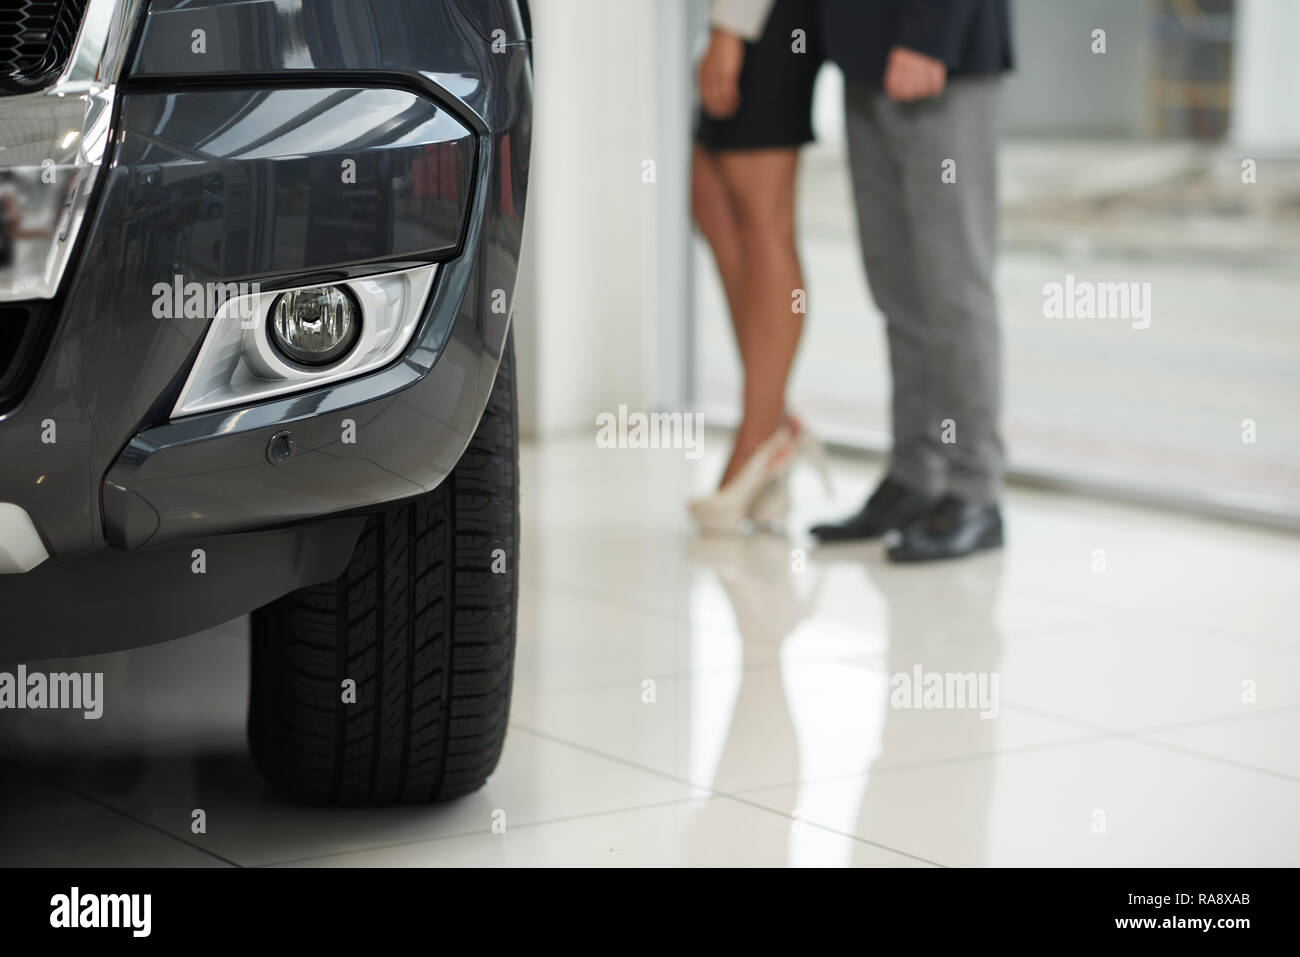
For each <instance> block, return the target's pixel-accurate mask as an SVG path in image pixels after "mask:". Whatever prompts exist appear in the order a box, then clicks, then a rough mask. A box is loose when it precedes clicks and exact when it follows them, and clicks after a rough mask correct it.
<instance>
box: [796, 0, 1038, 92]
mask: <svg viewBox="0 0 1300 957" xmlns="http://www.w3.org/2000/svg"><path fill="white" fill-rule="evenodd" d="M820 3H821V16H822V24H821V28H822V37H823V45H824V47H825V50H826V54H827V56H829V57H830V58H831V59H833V60H834V61H835V62H836V63H838V64H839V65H840V69H842V70H843V71H844V75H845V77H846V78H847V79H848V80H850V81H852V82H858V83H879V82H880V81H881V80H882V79H883V78H884V75H885V60H886V58H887V57H888V55H889V51H890V49H891V48H893V47H896V46H904V47H908V48H909V49H912V50H915V51H916V52H918V53H924V54H926V55H927V56H932V57H934V58H935V59H937V60H942V61H943V62H944V63H946V64H947V65H948V73H949V75H950V76H961V75H963V74H971V73H996V72H999V71H1002V70H1009V69H1011V67H1012V65H1013V60H1012V53H1011V10H1010V6H1009V0H820Z"/></svg>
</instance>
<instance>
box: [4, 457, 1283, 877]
mask: <svg viewBox="0 0 1300 957" xmlns="http://www.w3.org/2000/svg"><path fill="white" fill-rule="evenodd" d="M724 445H725V439H723V438H721V437H715V436H712V435H710V436H709V439H708V450H709V454H708V455H706V456H705V458H704V459H703V460H702V461H699V462H687V461H686V460H685V459H684V457H683V455H682V454H681V453H680V452H677V453H674V452H667V451H655V452H649V451H617V450H598V449H596V448H595V446H594V443H592V442H591V441H590V439H587V440H583V441H578V440H574V441H568V442H558V443H550V444H548V445H546V446H545V447H543V448H529V449H527V450H525V455H524V467H525V471H524V475H525V493H524V521H525V541H524V558H523V572H524V578H523V594H522V599H521V608H520V646H519V658H518V671H517V677H516V687H515V703H514V709H513V715H512V725H511V732H510V737H509V740H508V743H507V747H506V751H505V755H504V757H503V759H502V762H501V766H500V768H499V770H498V771H497V773H496V774H495V775H494V776H493V777H492V779H491V780H490V781H489V782H488V784H487V786H486V787H485V788H483V790H481V791H479V792H478V793H476V794H474V795H472V796H470V797H468V798H465V799H463V800H461V801H458V802H455V803H453V804H449V805H445V806H441V807H434V808H405V809H398V810H391V809H389V810H370V811H342V810H330V809H303V808H298V807H293V806H290V805H287V804H285V803H283V802H281V801H279V800H277V799H276V798H275V797H274V796H273V795H271V794H270V793H269V792H268V791H267V789H266V788H265V786H264V785H263V783H262V782H261V780H260V779H259V778H258V776H257V774H256V772H255V771H254V769H253V767H252V764H251V762H250V760H249V759H248V757H247V754H246V752H245V749H244V740H243V715H244V709H245V706H246V695H247V676H246V673H245V669H246V662H247V627H246V623H244V622H235V623H231V624H229V625H226V626H223V627H221V628H217V629H214V630H213V631H210V632H207V633H205V634H202V635H196V636H194V637H191V638H187V639H184V640H181V641H177V642H172V643H169V644H166V645H161V646H157V647H153V648H146V649H142V650H139V651H133V652H127V653H122V654H117V655H107V656H102V657H101V658H98V659H95V660H94V661H93V670H103V671H105V672H106V674H107V677H106V682H107V686H106V691H105V698H106V700H107V703H108V704H107V710H106V713H105V717H104V718H103V719H102V720H100V721H98V722H88V721H83V720H81V719H80V717H79V716H73V715H67V714H55V713H48V712H40V713H37V712H21V713H17V712H7V713H5V714H4V715H3V719H2V720H0V863H20V864H38V863H39V864H76V865H96V864H154V863H156V864H164V865H218V866H220V865H228V864H239V865H246V866H253V865H273V864H294V865H300V864H310V865H325V866H337V865H345V866H346V865H383V864H401V865H412V864H419V865H425V864H431V865H537V864H580V865H586V864H590V865H623V864H651V865H675V864H686V865H698V864H744V865H750V864H753V865H782V864H794V865H845V864H857V865H870V866H876V865H880V866H918V865H920V866H925V865H948V866H967V865H995V866H996V865H1018V864H1048V865H1069V864H1081V865H1162V864H1166V865H1237V864H1243V865H1291V866H1295V865H1297V864H1300V813H1298V812H1300V680H1297V679H1298V678H1300V627H1298V625H1297V619H1296V614H1295V611H1294V604H1293V603H1294V600H1295V599H1294V593H1295V588H1296V584H1297V583H1298V582H1300V542H1298V541H1297V540H1296V538H1294V537H1292V536H1286V535H1280V534H1272V533H1269V532H1266V531H1261V530H1257V529H1249V528H1243V527H1234V526H1231V525H1227V524H1222V523H1215V522H1208V521H1200V520H1196V519H1191V518H1186V517H1182V516H1177V515H1169V514H1162V513H1157V512H1150V511H1145V510H1141V509H1134V508H1128V507H1121V506H1115V505H1109V504H1104V503H1099V502H1093V501H1087V500H1080V499H1073V498H1064V497H1058V496H1054V495H1048V494H1044V493H1036V492H1026V491H1023V490H1018V491H1015V490H1013V491H1012V492H1011V493H1010V494H1009V496H1008V499H1007V503H1006V513H1007V522H1008V528H1009V535H1010V540H1009V545H1008V547H1007V549H1006V550H1005V552H1004V553H1003V554H1001V555H985V556H982V557H979V558H975V559H971V560H967V561H963V562H957V563H952V564H948V565H944V566H938V567H922V568H915V567H906V568H897V567H893V566H890V565H888V564H886V563H884V562H883V561H882V559H881V555H880V551H879V549H878V547H857V546H854V547H846V548H841V549H838V550H825V549H822V550H818V549H814V548H812V547H811V545H810V543H809V541H808V540H807V539H806V538H805V537H804V536H803V535H802V533H801V531H800V530H801V529H802V528H804V527H805V526H806V524H807V523H808V522H809V521H810V520H812V519H814V518H817V517H822V516H825V515H833V514H835V513H837V512H840V511H846V510H849V509H851V508H852V507H854V506H855V505H856V504H857V500H858V498H859V497H860V495H861V493H863V492H864V491H865V490H866V489H867V488H868V487H869V485H870V483H871V482H872V481H873V480H874V478H875V473H876V468H875V467H874V466H872V465H870V464H865V463H851V462H840V463H837V466H836V473H837V479H838V480H839V482H838V484H839V486H840V488H841V494H840V496H839V498H838V499H837V500H835V501H831V500H828V499H826V498H825V496H824V493H822V492H821V491H820V486H819V484H818V483H817V482H816V481H814V480H812V479H811V477H807V476H804V477H801V478H800V480H799V482H798V483H797V486H796V491H797V493H798V495H797V498H798V513H797V515H796V521H795V523H794V529H795V533H794V534H792V535H791V537H790V538H788V539H787V538H781V537H775V536H763V537H757V538H751V539H745V540H700V539H698V538H696V536H695V535H694V533H693V532H692V531H691V529H690V528H689V526H688V524H687V521H686V518H685V515H684V512H683V510H682V507H681V505H682V502H683V501H684V499H685V498H686V497H687V496H688V495H689V494H690V493H691V492H692V491H693V490H696V489H700V488H703V487H704V486H705V485H707V484H708V483H709V482H710V480H711V479H712V478H713V475H714V470H715V469H716V467H717V455H718V454H720V453H721V451H722V446H724ZM1097 550H1101V551H1102V552H1103V553H1104V559H1105V570H1104V571H1101V572H1099V571H1095V570H1094V564H1095V562H1096V560H1097V557H1096V556H1097ZM917 666H920V667H921V668H923V669H924V671H926V672H954V673H976V674H986V675H996V676H997V679H998V682H999V684H998V692H999V693H998V697H997V714H996V717H993V718H991V719H984V718H981V717H980V714H979V712H978V711H977V710H974V709H947V710H935V709H930V710H926V709H904V708H897V707H891V703H890V677H891V675H896V674H900V673H906V674H911V673H912V672H913V669H914V668H915V667H917ZM91 667H92V665H91V664H85V663H83V665H82V670H85V669H86V668H91ZM1243 688H1246V689H1253V697H1254V700H1253V701H1248V700H1243V699H1244V698H1249V697H1250V696H1249V695H1246V694H1244V693H1243ZM195 808H203V809H204V811H205V812H206V814H207V822H208V829H207V833H206V834H202V835H195V834H193V833H191V830H190V820H191V813H192V811H193V810H194V809H195ZM501 813H504V816H505V823H506V829H505V833H504V834H502V833H494V832H493V828H492V824H493V819H494V815H497V817H498V818H499V816H500V814H501Z"/></svg>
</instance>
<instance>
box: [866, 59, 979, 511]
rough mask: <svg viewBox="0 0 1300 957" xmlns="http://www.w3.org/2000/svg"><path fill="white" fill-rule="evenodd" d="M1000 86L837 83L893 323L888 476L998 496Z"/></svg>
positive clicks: (877, 272)
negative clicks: (930, 88)
mask: <svg viewBox="0 0 1300 957" xmlns="http://www.w3.org/2000/svg"><path fill="white" fill-rule="evenodd" d="M1001 88H1002V80H1001V78H1000V77H998V76H981V77H968V78H958V79H954V80H952V81H950V82H949V84H948V88H947V90H946V91H945V93H944V94H943V96H941V97H939V98H937V99H931V100H923V101H920V102H917V103H910V104H900V103H895V102H894V101H892V100H890V99H889V98H888V97H886V96H885V94H884V93H883V92H882V91H881V89H880V87H879V86H866V85H861V84H855V83H849V84H847V85H846V91H845V111H846V114H847V123H848V141H849V156H850V165H851V167H852V171H853V187H854V192H855V193H856V196H857V207H858V230H859V233H860V235H861V239H862V258H863V261H864V263H865V264H866V269H867V279H868V281H869V283H870V285H871V292H872V296H873V297H874V299H875V301H876V304H877V305H878V306H879V307H880V310H881V311H882V312H883V313H884V314H885V319H886V328H887V329H888V333H889V357H890V367H891V370H892V372H893V380H894V382H893V429H894V448H893V454H892V457H891V461H890V469H889V474H890V475H891V477H893V478H894V479H896V480H897V481H899V482H901V483H902V484H904V485H907V486H909V487H911V488H913V489H915V490H917V491H921V492H926V493H930V494H938V493H942V492H949V493H951V494H953V495H956V496H958V497H960V498H964V499H967V500H968V501H973V502H980V503H988V502H993V501H996V500H997V498H998V495H999V492H1000V489H1001V484H1002V473H1003V449H1002V440H1001V438H1000V436H999V433H998V418H999V412H1000V405H1001V385H1002V382H1001V379H1002V373H1001V344H1000V337H999V330H998V312H997V301H996V298H995V296H994V291H993V263H994V258H995V252H996V248H997V141H998V100H999V97H1000V93H1001ZM949 161H951V162H949ZM945 171H948V173H947V175H945ZM954 177H955V180H956V181H955V182H949V181H948V180H952V179H953V178H954Z"/></svg>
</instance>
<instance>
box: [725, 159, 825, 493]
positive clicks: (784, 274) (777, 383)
mask: <svg viewBox="0 0 1300 957" xmlns="http://www.w3.org/2000/svg"><path fill="white" fill-rule="evenodd" d="M717 161H718V166H719V169H720V171H721V174H722V179H723V182H724V183H725V185H726V189H727V194H728V196H729V198H730V202H731V207H732V209H733V210H734V213H735V226H736V231H737V234H738V237H739V240H738V241H739V247H740V259H741V265H740V267H739V290H738V292H737V294H736V295H735V296H734V297H732V296H731V295H730V294H729V296H728V298H729V299H734V300H737V302H736V303H735V304H733V306H732V322H733V324H734V325H735V327H736V338H737V340H738V342H740V343H741V362H742V363H743V365H744V369H745V383H744V416H743V418H742V420H741V424H740V429H739V430H738V431H737V433H736V444H735V447H734V449H733V450H732V454H731V461H730V462H729V463H728V464H727V470H726V472H725V473H724V474H723V478H722V481H723V484H726V483H727V482H729V481H730V480H731V478H732V477H733V476H734V475H735V473H736V472H737V471H738V470H739V469H740V467H741V466H743V465H744V464H745V462H746V461H748V460H749V457H750V456H751V455H753V454H754V452H755V451H757V449H758V447H759V446H760V445H762V444H763V442H765V441H766V440H767V439H768V438H770V437H771V436H772V434H773V433H775V432H776V430H777V429H779V428H780V427H781V425H782V424H783V423H784V421H785V418H786V405H785V393H786V384H787V383H788V381H789V378H790V369H791V367H792V366H793V365H794V357H795V352H796V351H797V350H798V347H799V337H800V335H801V334H802V332H803V312H802V311H801V310H798V311H797V310H796V309H795V306H796V297H795V294H796V291H799V290H804V288H805V287H804V281H803V270H802V269H801V267H800V264H799V253H798V249H797V247H796V244H795V181H796V172H797V170H798V163H799V153H798V150H794V149H778V150H744V151H727V152H722V153H718V154H717ZM715 255H716V253H715ZM725 282H726V278H725V276H724V283H725ZM737 305H739V307H740V308H736V306H737Z"/></svg>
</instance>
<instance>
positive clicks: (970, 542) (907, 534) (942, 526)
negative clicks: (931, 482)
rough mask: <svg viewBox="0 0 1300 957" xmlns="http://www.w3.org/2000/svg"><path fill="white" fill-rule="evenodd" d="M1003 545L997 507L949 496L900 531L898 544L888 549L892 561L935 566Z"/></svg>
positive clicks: (999, 515)
mask: <svg viewBox="0 0 1300 957" xmlns="http://www.w3.org/2000/svg"><path fill="white" fill-rule="evenodd" d="M1001 545H1002V513H1001V512H1000V511H998V507H997V506H996V505H975V504H973V503H971V502H966V501H963V500H962V499H959V498H955V497H953V496H951V495H948V496H946V497H944V498H943V499H942V500H940V502H939V504H938V505H935V506H934V508H933V509H931V510H930V511H929V512H928V513H927V514H925V515H922V516H921V517H920V518H918V519H916V520H914V521H913V522H912V523H911V524H909V525H906V526H904V527H903V528H902V529H900V531H899V540H898V542H897V543H895V544H893V545H891V546H890V548H889V560H890V561H893V562H933V561H938V560H939V559H942V558H960V557H961V556H963V555H969V554H971V552H978V551H981V550H982V549H986V548H999V547H1001Z"/></svg>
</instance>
